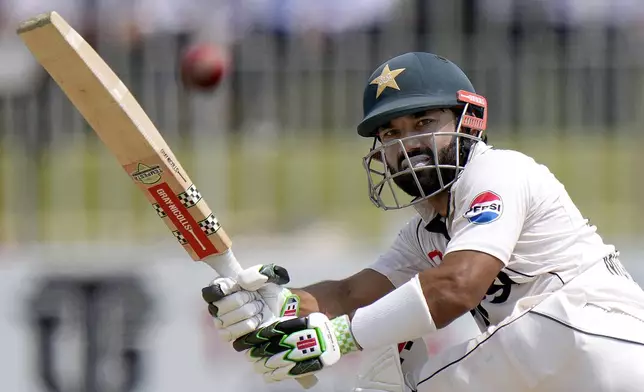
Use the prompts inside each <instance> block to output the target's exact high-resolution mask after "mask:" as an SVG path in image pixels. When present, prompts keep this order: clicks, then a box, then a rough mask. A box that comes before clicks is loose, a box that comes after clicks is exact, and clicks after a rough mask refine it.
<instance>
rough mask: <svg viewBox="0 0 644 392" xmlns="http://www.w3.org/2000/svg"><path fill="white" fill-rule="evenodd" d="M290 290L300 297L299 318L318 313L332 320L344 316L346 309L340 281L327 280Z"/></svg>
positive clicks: (346, 305)
mask: <svg viewBox="0 0 644 392" xmlns="http://www.w3.org/2000/svg"><path fill="white" fill-rule="evenodd" d="M290 290H291V291H292V292H293V294H296V295H297V296H299V297H300V313H299V314H300V316H307V315H309V314H311V313H316V312H319V313H324V314H325V315H327V317H329V318H333V317H337V316H340V315H342V314H344V313H345V309H346V308H347V307H348V304H347V303H346V302H347V301H346V296H345V295H343V292H344V291H345V290H344V288H343V284H342V282H341V281H335V280H327V281H323V282H319V283H315V284H313V285H310V286H307V287H303V288H300V289H290Z"/></svg>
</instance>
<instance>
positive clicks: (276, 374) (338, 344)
mask: <svg viewBox="0 0 644 392" xmlns="http://www.w3.org/2000/svg"><path fill="white" fill-rule="evenodd" d="M233 348H234V349H235V350H236V351H245V352H246V354H247V356H248V357H249V358H250V359H251V361H253V362H254V367H255V371H256V372H258V373H262V374H263V376H264V380H265V381H267V382H273V381H281V380H285V379H288V378H293V377H299V376H301V375H307V374H313V373H317V372H318V371H320V370H322V369H323V368H325V367H328V366H332V365H333V364H335V363H337V362H338V361H339V360H340V357H341V356H342V355H344V354H347V353H349V352H352V351H358V350H359V349H360V348H359V347H358V344H357V343H356V341H355V339H354V337H353V334H352V333H351V322H350V321H349V317H348V316H346V315H344V316H340V317H336V318H334V319H333V320H329V318H328V317H327V316H325V315H324V314H322V313H312V314H310V315H308V316H307V317H302V318H282V319H281V320H278V321H276V322H274V323H271V324H270V325H267V326H264V327H262V328H259V329H257V330H256V331H253V332H252V333H249V334H247V335H245V336H242V337H240V338H238V339H236V340H235V341H234V342H233Z"/></svg>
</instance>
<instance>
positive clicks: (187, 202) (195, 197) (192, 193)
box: [177, 184, 201, 208]
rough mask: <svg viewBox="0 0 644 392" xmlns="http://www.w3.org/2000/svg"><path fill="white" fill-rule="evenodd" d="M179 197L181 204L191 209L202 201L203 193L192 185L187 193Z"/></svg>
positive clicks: (180, 194) (182, 193)
mask: <svg viewBox="0 0 644 392" xmlns="http://www.w3.org/2000/svg"><path fill="white" fill-rule="evenodd" d="M177 197H178V198H179V200H180V201H181V204H183V205H184V206H185V207H186V208H190V207H192V206H194V205H195V204H197V203H198V202H199V200H201V193H199V191H198V190H197V188H196V187H195V186H194V184H193V185H190V186H189V187H188V189H186V191H185V192H181V193H179V194H178V195H177Z"/></svg>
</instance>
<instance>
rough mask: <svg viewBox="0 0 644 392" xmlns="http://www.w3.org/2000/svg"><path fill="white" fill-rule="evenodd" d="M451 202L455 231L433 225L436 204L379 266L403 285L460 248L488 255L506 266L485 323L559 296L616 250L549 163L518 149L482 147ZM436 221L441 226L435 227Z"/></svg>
mask: <svg viewBox="0 0 644 392" xmlns="http://www.w3.org/2000/svg"><path fill="white" fill-rule="evenodd" d="M473 148H474V150H473V152H472V155H471V158H470V161H469V162H468V163H467V165H466V167H465V169H464V170H463V172H462V174H461V176H460V177H459V179H458V180H457V181H456V182H455V183H454V185H453V186H452V190H451V198H450V215H449V218H448V220H447V232H448V236H449V237H450V239H449V241H448V239H447V237H446V236H445V235H443V234H440V233H435V232H430V231H428V230H427V229H426V226H427V225H428V224H429V223H430V222H431V221H432V220H433V219H434V218H436V217H437V214H436V213H435V212H434V211H433V209H432V208H431V207H430V206H429V204H428V203H420V204H418V205H416V209H417V211H418V213H419V215H417V216H416V217H414V218H412V220H411V221H409V222H408V223H407V224H406V225H405V226H404V227H403V228H402V229H401V231H400V232H399V235H398V237H397V238H396V240H395V241H394V243H393V245H392V246H391V248H390V249H389V250H388V251H387V252H385V253H384V254H383V255H382V256H381V257H379V258H378V260H376V262H375V263H374V264H373V265H372V266H371V268H372V269H374V270H376V271H377V272H379V273H382V274H383V275H385V276H387V277H388V278H389V279H390V280H391V282H392V283H393V284H394V285H395V286H396V287H398V286H400V285H402V284H403V283H405V282H407V281H408V280H409V279H411V278H412V277H413V276H414V275H415V274H417V273H419V272H421V271H423V270H425V269H426V268H431V267H432V266H436V265H438V264H440V262H441V261H442V258H443V256H444V255H445V254H447V253H450V252H454V251H459V250H474V251H480V252H485V253H488V254H490V255H492V256H494V257H496V258H498V259H499V260H501V261H502V262H503V263H504V265H505V267H504V268H503V269H502V271H501V272H500V273H499V275H498V277H497V279H496V280H495V282H494V283H493V284H492V286H490V288H489V290H488V292H487V295H486V296H485V298H483V300H482V302H481V305H480V306H479V307H478V308H477V313H478V314H477V319H478V321H479V322H480V323H483V324H484V325H490V324H497V323H498V322H499V321H501V320H502V319H504V318H505V317H507V316H509V315H510V313H511V312H512V310H513V308H514V305H515V304H516V302H517V301H518V300H519V299H521V298H524V297H529V296H533V295H538V294H541V293H545V292H551V291H554V290H556V289H558V288H560V287H562V286H563V284H564V282H568V281H569V280H570V279H572V278H573V277H575V276H576V275H578V274H579V273H580V272H581V271H583V270H585V269H586V268H588V267H589V266H590V265H592V264H593V263H595V262H596V261H599V260H601V259H603V258H604V257H607V256H609V255H611V254H613V253H614V252H615V248H614V247H613V246H612V245H608V244H605V243H604V242H603V240H602V238H601V237H600V236H599V235H598V234H597V233H596V227H595V226H592V225H590V224H589V223H588V220H587V219H585V218H584V217H583V215H582V214H581V213H580V211H579V210H578V209H577V207H576V206H575V204H574V203H573V202H572V200H571V199H570V197H569V196H568V193H567V192H566V189H565V188H564V186H563V185H562V184H561V183H560V182H559V181H558V180H557V179H556V178H555V176H554V175H553V174H552V173H551V172H550V171H549V170H548V168H547V167H546V166H544V165H541V164H538V163H537V162H535V161H534V160H533V159H532V158H530V157H528V156H526V155H524V154H522V153H519V152H516V151H510V150H499V149H493V148H492V147H491V146H488V145H486V144H484V143H482V142H479V143H477V144H476V145H475V146H474V147H473ZM434 223H436V222H434Z"/></svg>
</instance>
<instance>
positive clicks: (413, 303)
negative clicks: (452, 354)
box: [351, 275, 436, 349]
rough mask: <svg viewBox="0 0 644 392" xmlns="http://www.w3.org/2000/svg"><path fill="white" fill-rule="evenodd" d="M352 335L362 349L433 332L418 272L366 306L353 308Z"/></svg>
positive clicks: (404, 340) (374, 347)
mask: <svg viewBox="0 0 644 392" xmlns="http://www.w3.org/2000/svg"><path fill="white" fill-rule="evenodd" d="M351 330H352V332H353V336H354V338H355V340H356V342H357V343H358V345H359V346H360V347H362V348H363V349H376V348H381V347H384V346H388V345H390V344H398V343H400V342H406V341H409V340H413V339H416V338H420V337H423V336H425V335H427V334H429V333H432V332H434V331H436V324H434V320H433V319H432V315H431V313H430V312H429V307H428V306H427V301H425V296H424V295H423V290H422V288H421V287H420V280H419V279H418V275H416V276H414V277H413V278H412V279H411V280H410V281H409V282H407V283H405V284H404V285H402V286H400V287H398V288H397V289H396V290H394V291H392V292H391V293H389V294H387V295H386V296H384V297H382V298H381V299H379V300H378V301H376V302H374V303H373V304H371V305H369V306H365V307H364V308H360V309H358V310H356V312H355V315H354V316H353V319H352V320H351Z"/></svg>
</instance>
